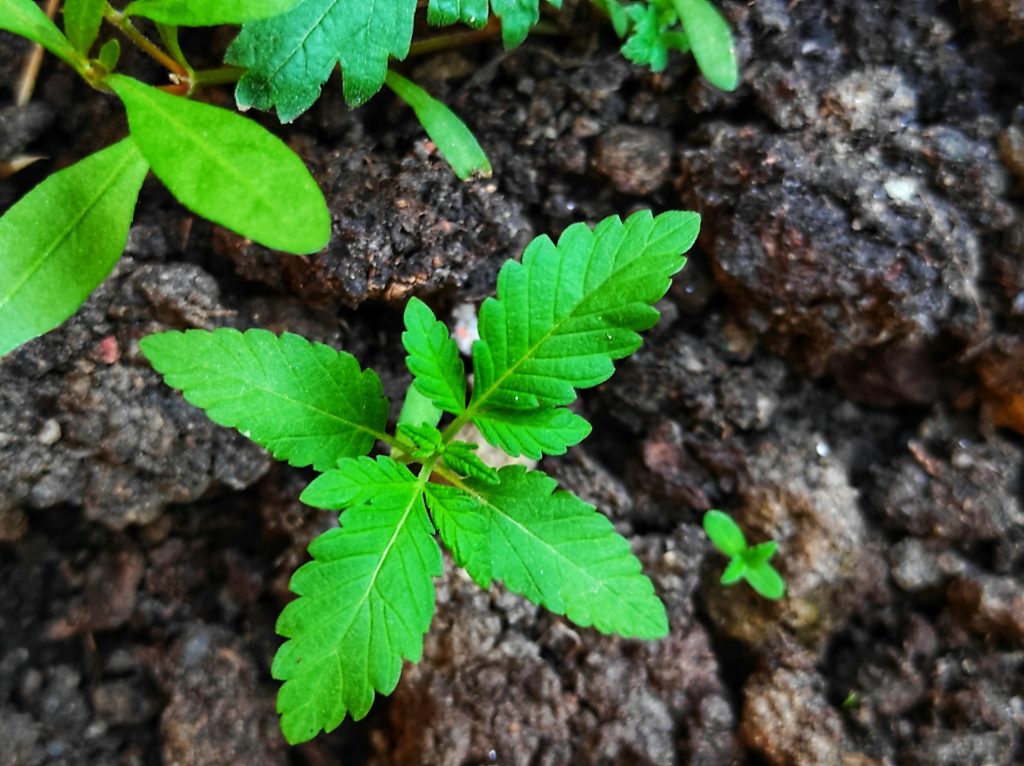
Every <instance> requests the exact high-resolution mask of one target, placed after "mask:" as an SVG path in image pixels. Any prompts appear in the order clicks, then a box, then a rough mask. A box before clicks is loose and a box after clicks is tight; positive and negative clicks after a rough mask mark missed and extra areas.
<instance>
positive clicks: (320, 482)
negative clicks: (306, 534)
mask: <svg viewBox="0 0 1024 766" xmlns="http://www.w3.org/2000/svg"><path fill="white" fill-rule="evenodd" d="M410 476H411V474H410V473H409V469H408V468H406V467H405V466H404V465H402V464H401V463H397V462H395V461H394V460H391V459H374V458H370V457H365V456H364V457H359V458H344V459H342V460H340V461H338V467H337V468H335V469H334V470H330V471H324V472H323V473H322V474H320V475H319V476H317V477H316V478H315V479H313V481H312V482H310V484H309V486H308V487H306V489H305V490H303V492H302V496H301V497H300V498H299V499H300V500H301V501H302V502H304V503H305V504H306V505H311V506H313V507H314V508H323V509H324V510H328V511H340V510H343V509H345V508H350V507H351V506H353V505H365V504H366V503H370V502H372V501H373V499H374V498H375V497H377V496H379V495H380V494H381V493H384V492H388V491H390V489H391V488H393V487H395V486H396V485H401V484H404V483H408V481H409V478H410Z"/></svg>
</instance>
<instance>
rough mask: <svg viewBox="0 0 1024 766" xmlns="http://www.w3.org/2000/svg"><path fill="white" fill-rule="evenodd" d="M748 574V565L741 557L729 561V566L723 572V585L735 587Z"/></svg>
mask: <svg viewBox="0 0 1024 766" xmlns="http://www.w3.org/2000/svg"><path fill="white" fill-rule="evenodd" d="M746 573H747V563H746V562H745V561H744V560H743V559H742V558H741V557H739V556H737V557H736V558H734V559H731V560H730V561H729V566H727V567H726V568H725V571H724V572H722V579H721V580H720V582H721V583H722V585H735V584H736V583H738V582H739V581H740V580H742V579H743V575H745V574H746Z"/></svg>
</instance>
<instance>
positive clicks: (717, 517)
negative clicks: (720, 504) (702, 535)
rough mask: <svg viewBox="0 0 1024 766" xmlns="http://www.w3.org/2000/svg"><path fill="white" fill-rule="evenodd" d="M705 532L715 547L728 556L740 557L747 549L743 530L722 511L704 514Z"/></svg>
mask: <svg viewBox="0 0 1024 766" xmlns="http://www.w3.org/2000/svg"><path fill="white" fill-rule="evenodd" d="M704 531H705V532H706V533H707V536H708V537H710V538H711V542H712V543H714V544H715V547H716V548H718V550H720V551H721V552H722V553H724V554H725V555H726V556H730V557H733V556H739V555H741V554H742V553H743V552H744V551H746V549H747V539H746V538H745V537H744V536H743V530H742V529H740V528H739V526H737V524H736V522H735V521H733V520H732V518H731V517H730V516H728V515H727V514H724V513H722V512H721V511H708V512H707V513H705V514H704Z"/></svg>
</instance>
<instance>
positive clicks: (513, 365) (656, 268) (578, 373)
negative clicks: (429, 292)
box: [470, 211, 700, 417]
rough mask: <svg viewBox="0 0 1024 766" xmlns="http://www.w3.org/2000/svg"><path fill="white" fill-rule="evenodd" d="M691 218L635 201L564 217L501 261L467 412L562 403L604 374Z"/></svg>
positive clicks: (649, 302) (646, 322)
mask: <svg viewBox="0 0 1024 766" xmlns="http://www.w3.org/2000/svg"><path fill="white" fill-rule="evenodd" d="M699 227H700V216H699V215H697V214H696V213H685V212H670V213H663V214H662V215H659V216H658V217H657V218H654V217H653V216H652V215H651V213H650V212H649V211H644V212H640V213H635V214H634V215H632V216H630V217H629V219H627V220H626V222H625V223H623V222H622V221H620V220H619V218H618V217H612V218H606V219H605V220H604V221H602V222H601V223H600V224H598V225H597V227H596V228H595V229H594V230H593V231H591V229H590V228H589V227H587V226H586V225H584V224H574V225H573V226H570V227H569V228H568V229H566V230H565V232H564V233H563V234H562V236H561V237H560V238H559V240H558V244H557V245H556V244H554V243H553V242H552V241H551V240H550V239H548V238H547V237H538V238H537V239H535V240H534V241H533V242H532V243H531V244H530V245H529V247H527V248H526V251H525V252H524V253H523V260H522V263H521V264H520V263H517V262H515V261H509V262H507V263H506V264H505V265H504V266H503V267H502V269H501V272H500V273H499V275H498V290H497V292H498V295H497V298H489V299H488V300H487V301H485V302H484V304H483V306H482V307H481V310H480V320H479V328H480V340H478V341H477V342H476V343H475V344H474V346H473V371H474V375H475V377H476V384H475V386H474V391H473V398H472V400H471V402H470V410H471V411H472V414H473V416H474V417H475V416H476V415H477V414H480V413H482V412H484V411H485V410H486V409H490V408H511V409H533V408H536V407H538V406H541V405H561V404H567V403H568V402H571V401H572V400H573V399H575V398H576V389H578V388H587V387H590V386H595V385H597V384H599V383H603V382H604V381H605V380H607V379H608V378H609V377H611V375H612V373H613V372H614V371H615V368H614V365H613V364H612V360H614V359H621V358H622V357H624V356H628V355H629V354H631V353H633V352H634V351H636V349H637V348H639V346H640V343H641V338H640V335H639V334H638V333H639V332H640V331H642V330H646V329H648V328H650V327H651V326H652V325H653V324H654V323H655V322H656V321H657V319H658V312H657V311H656V310H655V309H654V307H653V304H654V303H655V302H657V301H658V300H659V299H660V298H661V297H662V296H663V295H664V294H665V292H666V291H667V290H668V287H669V283H670V278H671V276H672V275H673V274H675V273H676V272H677V271H679V270H680V269H681V268H682V267H683V264H684V263H685V262H686V260H685V258H683V257H682V255H681V253H683V252H685V251H686V250H688V249H689V248H690V246H691V245H692V244H693V242H694V240H695V239H696V237H697V232H698V230H699Z"/></svg>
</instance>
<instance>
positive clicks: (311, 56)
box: [226, 0, 416, 122]
mask: <svg viewBox="0 0 1024 766" xmlns="http://www.w3.org/2000/svg"><path fill="white" fill-rule="evenodd" d="M415 13H416V0H375V2H372V3H367V2H351V0H304V2H301V3H299V4H298V5H297V6H295V7H294V8H293V9H292V10H291V11H289V12H288V13H286V14H284V15H282V16H278V17H276V18H273V19H266V20H264V21H256V22H252V23H250V24H246V25H245V26H244V27H243V28H242V33H241V34H240V35H239V36H238V38H237V39H236V40H235V41H234V43H232V45H231V47H230V48H229V49H228V52H227V57H226V58H227V61H228V62H229V63H231V64H237V65H239V66H243V67H246V68H247V69H248V70H249V71H248V72H246V74H245V75H244V76H243V77H242V79H241V80H240V81H239V83H238V89H237V90H236V92H235V98H236V99H237V101H238V104H239V106H241V107H243V108H244V107H250V106H254V107H256V108H257V109H272V108H276V109H277V115H278V117H279V118H280V119H281V121H282V122H291V121H292V120H294V119H295V118H296V117H298V116H299V115H300V114H302V113H303V112H305V111H306V110H307V109H309V107H310V106H312V104H313V102H314V101H316V99H317V96H319V94H320V87H321V85H322V84H323V83H324V82H326V80H327V78H328V77H329V76H330V74H331V70H332V69H334V65H335V64H337V63H338V62H341V69H342V76H343V82H344V87H345V99H346V100H347V101H348V103H349V104H350V105H352V106H358V105H359V104H362V103H364V102H365V101H367V100H368V99H369V98H370V96H372V95H373V94H374V93H376V92H377V91H378V90H380V88H381V86H382V85H383V84H384V77H385V76H386V75H387V71H388V59H389V57H392V56H393V57H394V58H397V59H403V58H405V56H406V54H407V53H408V52H409V43H410V41H411V39H412V27H413V17H414V15H415Z"/></svg>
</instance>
